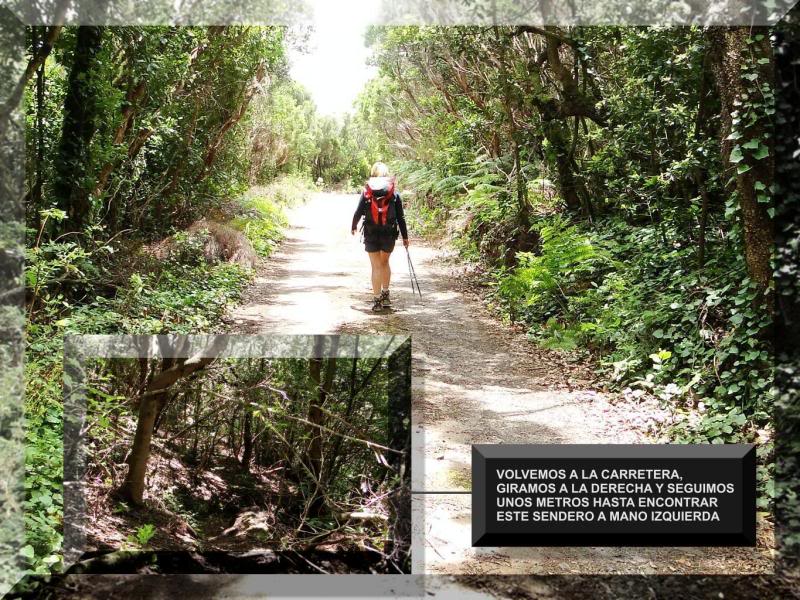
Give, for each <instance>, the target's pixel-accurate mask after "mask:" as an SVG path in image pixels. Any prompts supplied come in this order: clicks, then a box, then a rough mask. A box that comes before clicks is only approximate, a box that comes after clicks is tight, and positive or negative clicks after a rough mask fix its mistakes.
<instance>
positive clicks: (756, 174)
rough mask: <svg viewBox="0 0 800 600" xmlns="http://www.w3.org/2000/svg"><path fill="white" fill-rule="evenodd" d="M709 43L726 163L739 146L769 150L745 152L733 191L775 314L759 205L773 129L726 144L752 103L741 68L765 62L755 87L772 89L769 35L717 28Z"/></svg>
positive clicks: (752, 265)
mask: <svg viewBox="0 0 800 600" xmlns="http://www.w3.org/2000/svg"><path fill="white" fill-rule="evenodd" d="M759 33H762V34H763V37H762V39H761V40H760V41H755V40H754V41H753V42H752V43H748V39H749V38H751V36H756V35H757V34H759ZM710 37H711V40H712V44H713V53H714V55H713V59H714V75H715V79H716V83H717V88H718V90H719V95H720V100H721V104H722V114H721V117H722V140H723V141H722V150H723V152H722V154H723V160H724V161H725V163H726V164H728V163H729V161H730V158H731V152H732V150H733V149H734V148H735V147H736V146H738V147H739V148H742V147H744V146H745V145H746V144H747V143H748V142H759V143H760V144H762V145H763V146H765V147H767V149H768V150H769V154H768V155H767V156H765V157H763V158H761V159H756V158H755V157H754V156H753V153H751V152H743V154H744V158H743V159H742V160H741V161H740V162H739V163H738V164H737V165H736V167H738V168H737V171H736V175H735V186H736V192H737V195H738V198H739V207H740V209H741V217H742V238H743V240H742V241H743V243H744V257H745V262H746V264H747V272H748V275H749V276H750V279H751V280H753V281H754V282H755V283H756V285H757V286H758V288H759V290H760V291H761V292H762V294H761V299H760V300H759V303H761V304H763V305H764V306H765V307H766V308H767V309H768V310H770V311H771V310H772V308H773V300H774V299H773V297H772V293H771V291H770V284H771V282H772V266H771V260H772V252H773V247H774V235H773V224H772V219H771V217H770V216H769V212H768V208H769V204H768V203H765V202H759V195H760V194H759V189H758V188H759V187H762V186H763V189H764V190H768V189H769V188H770V186H771V185H772V183H773V180H774V166H775V165H774V148H773V142H772V139H773V138H772V136H770V137H769V138H767V137H766V134H767V133H770V132H769V129H770V124H769V122H768V121H767V119H766V118H763V119H760V120H759V121H758V122H756V123H755V124H752V125H749V126H746V127H745V128H744V129H740V128H737V132H738V133H740V134H741V137H739V139H736V140H735V141H734V140H729V139H727V138H728V137H729V135H730V134H731V132H732V131H733V129H734V116H735V115H736V114H740V113H741V112H742V111H743V110H745V106H746V104H747V101H748V97H749V96H748V90H747V86H748V84H749V80H747V79H745V77H744V76H743V75H744V74H745V73H744V72H743V68H745V67H747V65H748V64H757V62H758V61H759V59H764V58H766V59H767V61H766V62H765V63H764V64H760V65H758V66H757V67H756V69H755V73H756V74H757V77H758V79H757V81H758V82H760V83H768V84H769V85H770V86H772V85H773V84H774V60H773V56H772V47H771V45H770V41H769V32H768V31H766V30H762V31H760V30H758V29H751V28H749V27H734V28H718V29H714V30H712V33H711V36H710ZM751 53H752V54H751ZM745 167H749V169H745Z"/></svg>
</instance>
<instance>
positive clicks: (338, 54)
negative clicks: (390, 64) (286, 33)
mask: <svg viewBox="0 0 800 600" xmlns="http://www.w3.org/2000/svg"><path fill="white" fill-rule="evenodd" d="M310 4H311V7H312V9H313V16H312V17H311V19H312V22H311V23H310V24H311V25H312V26H313V29H314V30H313V32H312V33H311V37H310V39H309V41H308V45H307V50H308V52H307V53H301V52H298V51H292V52H291V53H290V59H291V63H292V67H291V73H292V78H293V79H295V80H296V81H298V82H299V83H301V84H302V85H303V86H305V88H306V89H308V91H309V92H310V93H311V95H312V97H313V99H314V102H315V103H316V104H317V108H318V110H319V112H320V113H321V114H328V115H334V114H341V113H345V112H348V111H350V110H352V108H353V101H354V100H355V99H356V96H357V95H358V93H359V92H360V91H361V89H362V88H363V86H364V83H365V82H366V81H367V80H369V79H370V78H371V77H372V76H373V74H374V72H375V69H373V68H371V67H369V66H367V64H366V59H367V56H368V55H369V50H368V49H367V48H366V47H365V46H364V33H365V32H366V29H367V26H368V25H369V24H371V23H375V22H377V21H378V15H377V12H378V8H379V6H378V3H376V2H370V1H369V0H345V1H341V2H331V1H330V0H327V1H326V0H313V1H312V2H310Z"/></svg>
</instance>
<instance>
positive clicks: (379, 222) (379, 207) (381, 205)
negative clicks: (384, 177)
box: [364, 177, 397, 228]
mask: <svg viewBox="0 0 800 600" xmlns="http://www.w3.org/2000/svg"><path fill="white" fill-rule="evenodd" d="M394 188H395V180H394V177H392V178H391V179H389V186H388V187H387V188H386V191H385V192H384V190H373V189H372V188H371V187H369V185H366V186H364V198H366V199H367V202H369V211H367V215H366V222H368V223H369V224H370V226H373V227H375V226H377V227H380V228H384V227H387V228H394V227H396V225H397V216H396V211H395V207H394ZM378 193H380V195H378Z"/></svg>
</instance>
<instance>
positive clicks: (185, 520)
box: [73, 336, 410, 573]
mask: <svg viewBox="0 0 800 600" xmlns="http://www.w3.org/2000/svg"><path fill="white" fill-rule="evenodd" d="M341 339H342V338H340V337H338V336H314V337H313V346H312V348H311V350H312V352H311V356H312V357H311V358H262V357H256V358H253V357H250V358H230V357H225V358H220V357H213V356H201V355H197V356H193V357H187V358H150V359H147V358H136V359H134V358H101V359H92V360H91V361H89V362H88V363H87V364H86V365H85V368H84V371H83V373H84V391H85V400H86V406H85V408H86V413H85V424H84V431H85V433H84V436H83V452H84V456H83V459H84V461H83V464H84V468H83V484H84V485H83V492H84V493H83V503H84V507H83V508H84V510H85V516H86V519H85V545H84V550H85V553H84V555H83V556H82V557H81V559H80V560H79V561H78V563H76V565H75V566H74V567H73V568H74V569H75V570H77V571H79V572H116V573H125V572H131V571H141V569H150V570H152V571H154V572H165V573H166V572H209V573H218V572H223V573H226V572H237V573H403V572H408V570H409V568H410V556H409V540H408V538H409V535H410V522H409V520H410V493H409V490H408V482H409V481H410V457H409V446H410V406H409V403H408V394H407V393H405V392H403V391H399V392H398V391H397V390H395V393H390V391H391V388H392V385H395V386H397V382H398V381H401V380H403V377H402V373H401V377H400V378H399V379H398V378H394V380H393V378H392V372H391V367H392V365H391V364H390V363H391V361H390V360H388V359H386V358H359V357H358V339H357V338H355V340H353V338H348V339H349V342H348V344H349V347H348V352H349V353H350V354H355V357H349V358H345V357H343V356H342V354H344V352H342V350H343V346H344V344H340V342H341ZM354 347H355V352H353V348H354ZM393 381H394V383H393ZM400 385H401V386H402V383H401V384H400ZM398 400H399V403H401V404H404V406H399V405H398Z"/></svg>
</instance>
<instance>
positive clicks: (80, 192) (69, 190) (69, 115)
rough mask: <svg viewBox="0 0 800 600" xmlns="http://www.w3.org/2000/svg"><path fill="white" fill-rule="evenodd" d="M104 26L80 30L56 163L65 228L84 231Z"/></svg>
mask: <svg viewBox="0 0 800 600" xmlns="http://www.w3.org/2000/svg"><path fill="white" fill-rule="evenodd" d="M102 37H103V34H102V28H101V27H87V26H81V27H78V34H77V38H76V42H75V53H74V59H73V62H72V68H71V69H70V72H69V81H68V84H67V95H66V97H65V98H64V123H63V126H62V129H61V141H60V142H59V145H58V150H57V153H56V161H55V163H56V164H55V167H56V169H55V170H56V172H55V181H54V183H53V195H54V197H55V199H56V202H57V204H58V206H59V207H60V208H62V209H63V210H65V211H66V212H67V215H68V217H69V221H68V222H67V223H66V224H65V226H67V227H69V228H70V229H71V230H73V231H76V230H81V229H82V228H83V226H84V225H85V224H86V222H87V220H88V218H89V216H90V215H89V213H90V211H91V204H90V198H89V192H90V189H91V186H87V182H86V178H87V176H88V175H89V165H90V153H89V145H90V143H91V141H92V137H93V136H94V132H95V129H96V119H97V103H96V97H95V92H94V85H93V81H92V80H93V78H94V76H95V74H94V71H95V68H96V61H97V54H98V52H99V51H100V45H101V41H102Z"/></svg>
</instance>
